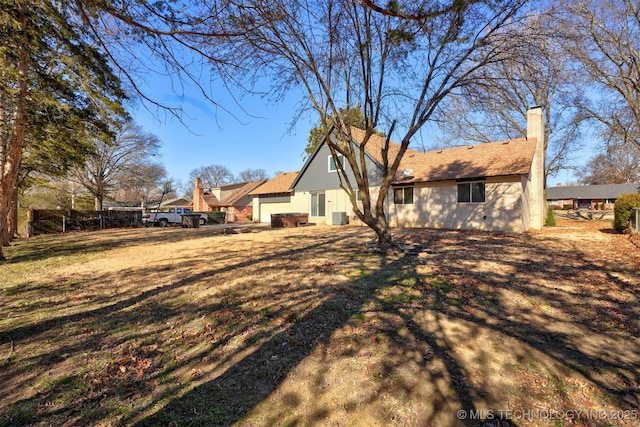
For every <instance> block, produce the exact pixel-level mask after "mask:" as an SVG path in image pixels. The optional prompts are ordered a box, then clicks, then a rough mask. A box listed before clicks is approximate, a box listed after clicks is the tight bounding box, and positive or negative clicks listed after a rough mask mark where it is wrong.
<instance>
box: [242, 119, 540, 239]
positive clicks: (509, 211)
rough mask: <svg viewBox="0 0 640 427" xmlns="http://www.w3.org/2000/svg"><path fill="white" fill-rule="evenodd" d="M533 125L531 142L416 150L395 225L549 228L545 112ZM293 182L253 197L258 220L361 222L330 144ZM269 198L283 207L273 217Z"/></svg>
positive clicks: (393, 207)
mask: <svg viewBox="0 0 640 427" xmlns="http://www.w3.org/2000/svg"><path fill="white" fill-rule="evenodd" d="M527 121H528V123H527V128H528V129H527V136H526V137H523V138H518V139H512V140H508V141H500V142H492V143H487V144H479V145H474V146H467V147H457V148H450V149H442V150H436V151H430V152H424V153H423V152H418V151H415V150H412V149H408V150H407V152H406V153H405V155H404V157H403V159H402V161H401V163H400V167H399V169H398V174H397V175H396V177H395V178H394V180H393V182H392V187H391V189H390V192H389V195H388V196H387V198H386V200H385V212H386V214H387V217H388V219H389V223H390V225H391V226H398V227H426V228H445V229H478V230H494V231H512V232H525V231H527V230H529V229H540V228H542V226H543V223H544V215H545V210H546V203H545V200H544V189H543V186H544V184H543V183H544V155H545V154H544V133H543V119H542V110H541V108H539V107H536V108H533V109H531V110H530V111H529V112H528V115H527ZM350 130H351V136H352V138H353V139H354V142H355V143H356V144H358V142H359V141H362V138H363V136H364V131H362V130H360V129H357V128H351V129H350ZM384 143H385V141H384V138H382V137H379V136H376V135H373V136H372V137H371V139H370V140H369V141H368V142H367V146H366V147H367V148H366V161H367V170H368V174H369V176H368V178H369V183H370V189H369V191H370V194H371V195H372V197H377V193H378V192H379V188H380V183H381V180H382V176H383V174H382V170H383V169H382V168H383V166H382V164H383V162H382V148H383V147H384ZM398 148H399V145H398V144H395V143H391V146H390V148H389V149H390V151H391V152H392V154H393V152H397V150H398ZM347 167H348V166H347ZM347 173H348V174H350V175H351V176H353V172H352V171H350V170H348V171H347ZM287 178H293V180H292V183H291V185H290V186H289V187H288V188H285V186H284V185H281V186H276V184H277V182H275V180H276V179H279V180H281V181H284V177H281V176H278V177H276V178H274V180H271V181H268V182H266V183H265V184H263V186H261V187H258V188H257V189H256V190H254V191H253V192H252V195H253V206H254V209H256V210H257V209H258V208H257V207H259V209H261V210H259V212H260V214H259V215H256V217H254V220H260V221H261V222H266V221H267V215H266V213H267V212H271V213H287V212H291V213H308V214H309V222H313V223H324V224H329V225H331V224H334V223H337V224H341V223H343V218H344V217H347V218H348V220H349V221H353V222H355V223H358V221H357V219H356V216H355V214H354V212H353V208H352V205H351V201H350V199H349V196H348V194H347V193H346V191H345V190H343V189H341V188H340V182H339V178H338V171H337V167H336V159H334V158H333V157H332V155H331V152H330V150H329V147H328V146H327V144H326V141H322V142H321V143H320V144H319V145H318V147H317V148H316V150H315V151H314V152H313V153H312V154H311V155H310V156H309V158H308V159H307V161H306V162H305V164H304V165H303V167H302V169H301V170H300V172H298V173H297V174H296V175H295V177H294V176H293V175H290V176H288V177H287ZM352 182H355V181H353V180H352ZM270 186H272V189H270V190H269V191H267V190H266V189H269V188H270ZM263 187H264V188H265V190H263ZM356 198H357V199H358V198H359V197H358V195H356ZM268 199H272V200H273V201H274V203H278V205H273V209H271V210H269V208H267V206H268V204H269V201H268ZM276 210H277V211H279V212H274V211H276ZM263 212H264V213H265V214H264V215H263Z"/></svg>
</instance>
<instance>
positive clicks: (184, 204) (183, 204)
mask: <svg viewBox="0 0 640 427" xmlns="http://www.w3.org/2000/svg"><path fill="white" fill-rule="evenodd" d="M190 207H191V200H189V199H186V198H184V197H178V198H174V199H167V200H162V203H160V202H159V201H154V202H149V203H147V205H146V209H147V210H156V209H165V208H190Z"/></svg>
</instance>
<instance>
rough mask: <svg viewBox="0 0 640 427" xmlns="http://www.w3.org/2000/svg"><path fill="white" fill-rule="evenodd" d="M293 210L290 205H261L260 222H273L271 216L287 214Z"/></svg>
mask: <svg viewBox="0 0 640 427" xmlns="http://www.w3.org/2000/svg"><path fill="white" fill-rule="evenodd" d="M290 210H291V205H290V204H289V203H260V222H268V223H270V222H271V214H277V213H287V212H289V211H290Z"/></svg>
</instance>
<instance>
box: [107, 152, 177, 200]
mask: <svg viewBox="0 0 640 427" xmlns="http://www.w3.org/2000/svg"><path fill="white" fill-rule="evenodd" d="M167 181H168V179H167V170H166V169H165V167H164V166H163V165H161V164H159V163H153V162H142V163H140V164H138V166H137V167H136V170H135V173H134V174H131V175H128V174H127V175H124V176H121V178H120V179H119V185H118V187H119V188H118V191H117V193H116V200H120V201H126V202H129V203H131V204H133V203H135V204H140V203H146V202H147V201H149V200H152V199H154V198H159V197H160V195H161V194H162V190H163V186H164V184H165V182H167Z"/></svg>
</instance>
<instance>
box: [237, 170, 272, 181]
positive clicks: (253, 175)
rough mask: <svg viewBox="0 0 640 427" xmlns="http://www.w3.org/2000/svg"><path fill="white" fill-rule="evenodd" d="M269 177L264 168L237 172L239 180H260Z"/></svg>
mask: <svg viewBox="0 0 640 427" xmlns="http://www.w3.org/2000/svg"><path fill="white" fill-rule="evenodd" d="M267 178H269V174H268V173H267V171H266V170H264V169H245V170H243V171H241V172H240V173H239V174H238V180H239V181H241V182H249V181H260V180H263V179H267Z"/></svg>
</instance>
